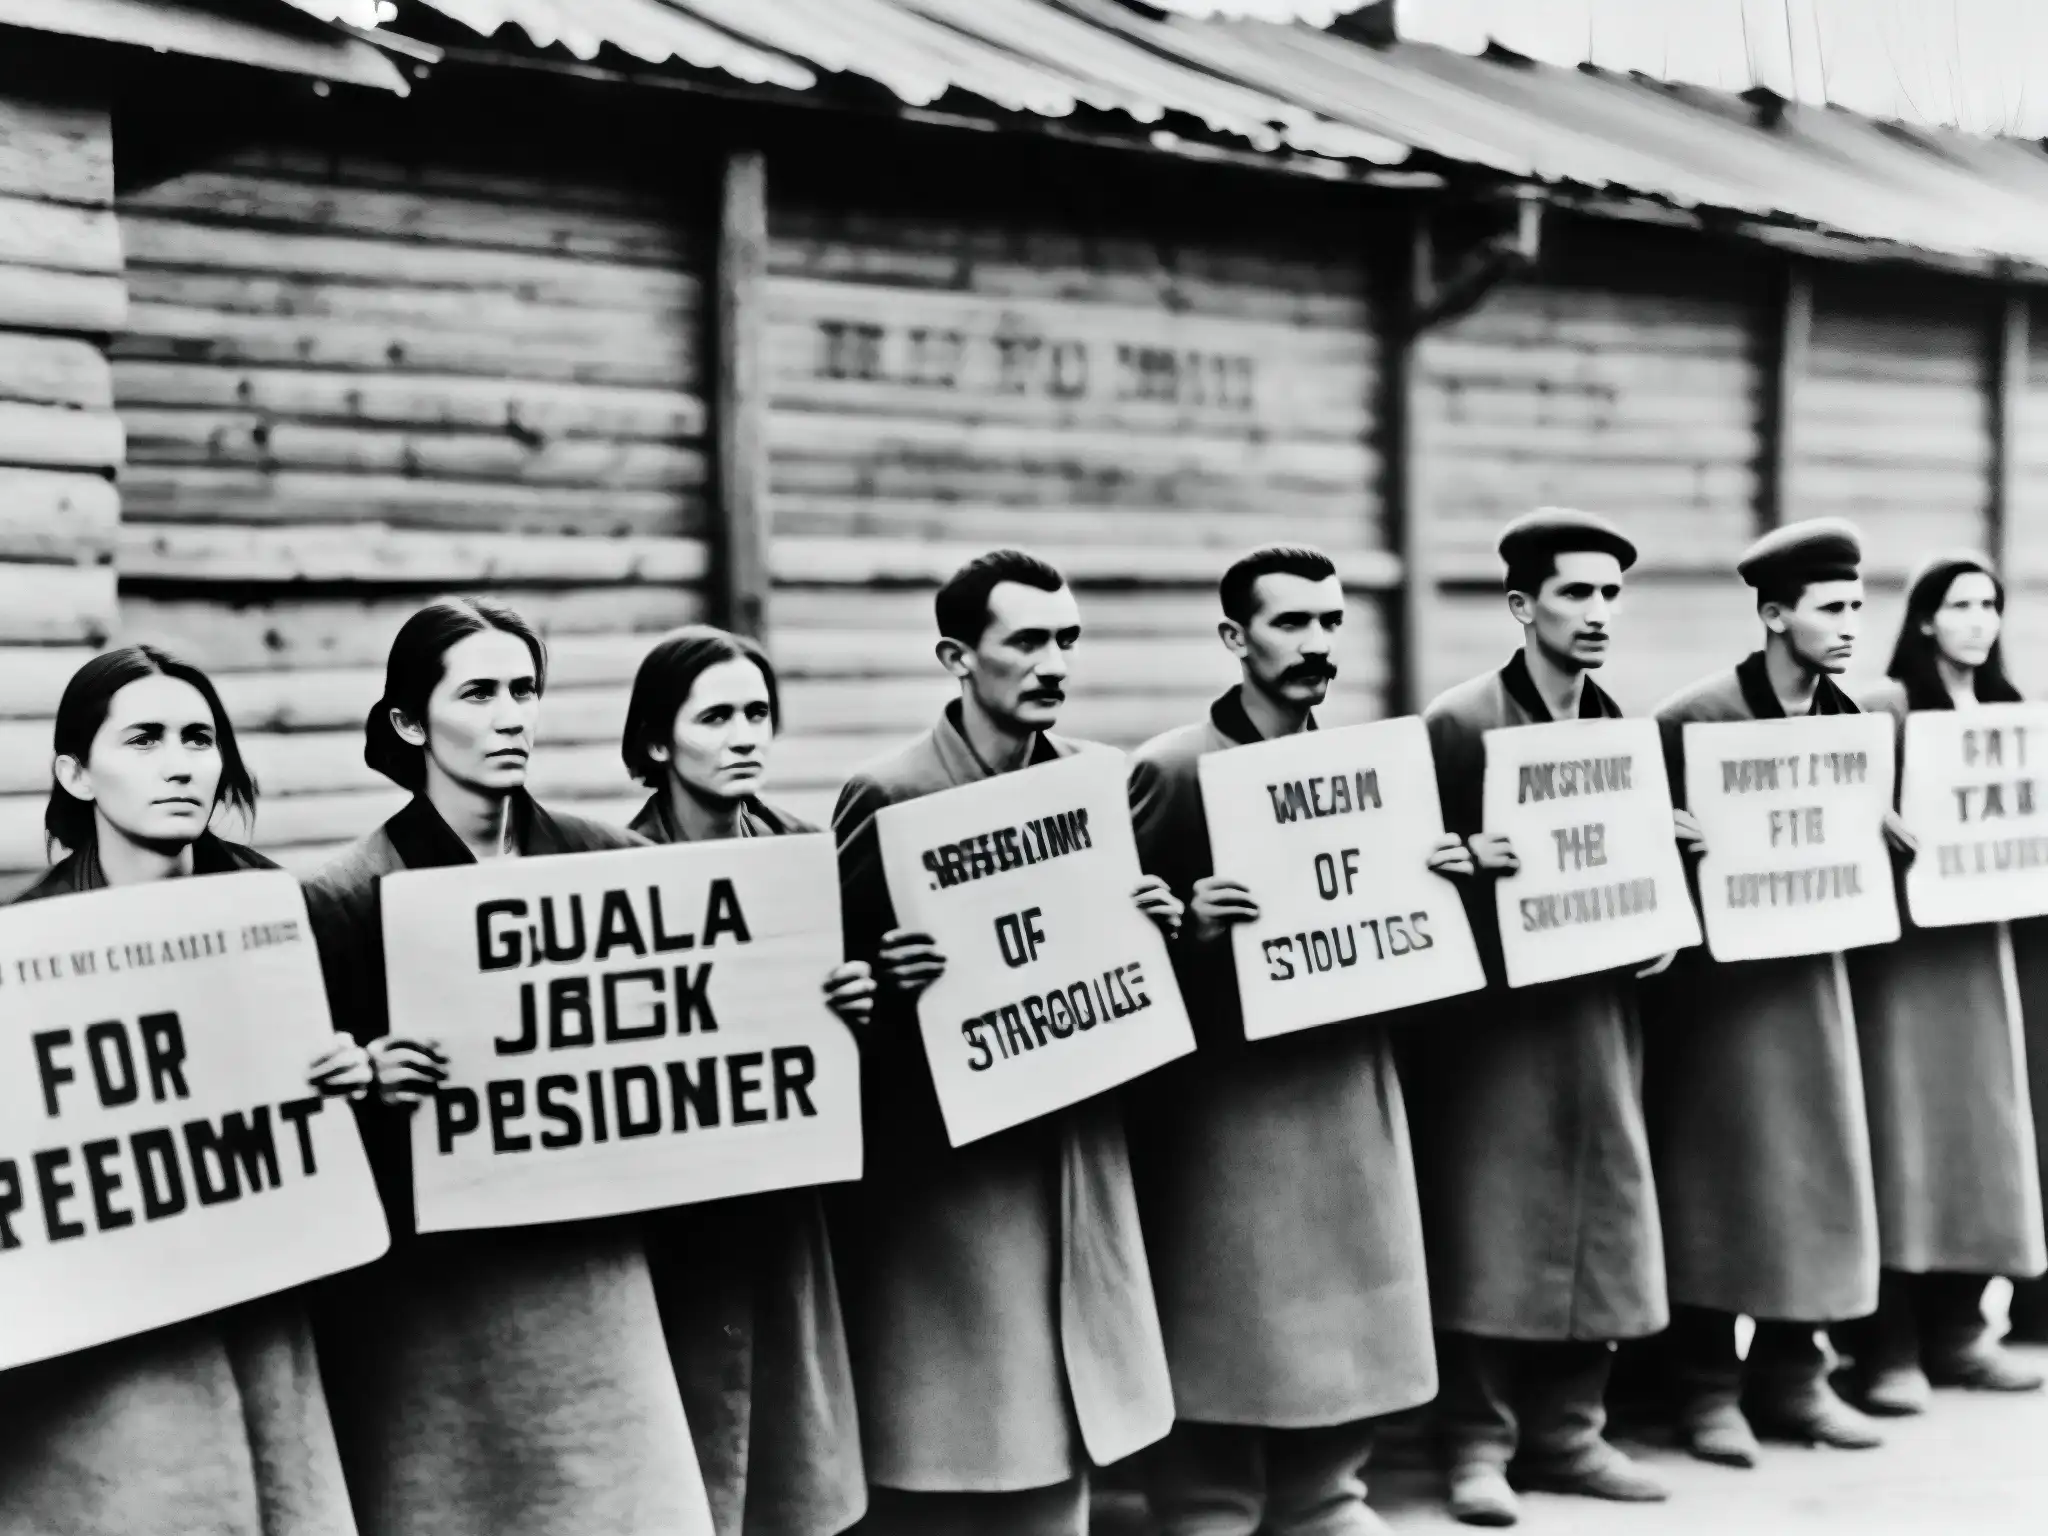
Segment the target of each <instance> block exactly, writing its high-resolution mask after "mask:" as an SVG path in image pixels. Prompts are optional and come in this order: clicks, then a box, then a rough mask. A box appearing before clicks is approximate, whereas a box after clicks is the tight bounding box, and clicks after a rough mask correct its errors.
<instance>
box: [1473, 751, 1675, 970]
mask: <svg viewBox="0 0 2048 1536" xmlns="http://www.w3.org/2000/svg"><path fill="white" fill-rule="evenodd" d="M1482 815H1483V818H1484V823H1485V826H1486V830H1487V831H1489V832H1504V833H1506V834H1507V835H1508V837H1509V838H1510V839H1511V840H1512V841H1513V843H1514V847H1515V853H1516V854H1517V856H1518V857H1519V859H1520V862H1521V868H1520V869H1519V870H1518V871H1517V872H1516V873H1514V874H1512V875H1507V876H1504V877H1502V878H1501V879H1500V880H1498V881H1496V882H1495V888H1494V900H1495V903H1496V905H1497V908H1498V911H1499V915H1500V946H1501V957H1502V960H1503V961H1504V963H1505V964H1506V967H1507V980H1508V985H1509V986H1511V987H1528V986H1535V985H1536V984H1538V983H1539V982H1545V981H1558V980H1562V979H1563V978H1565V977H1567V976H1587V975H1592V974H1593V973H1595V972H1598V971H1606V970H1613V969H1615V968H1617V967H1620V966H1627V965H1639V964H1641V963H1642V962H1643V961H1645V960H1654V959H1655V958H1657V957H1658V956H1659V955H1664V954H1668V953H1670V952H1671V951H1672V950H1674V949H1686V948H1689V947H1690V946H1692V945H1694V944H1697V943H1699V941H1700V924H1699V915H1698V914H1697V913H1696V912H1694V910H1693V905H1692V893H1691V892H1690V891H1688V890H1687V889H1686V884H1685V865H1684V862H1683V860H1682V859H1681V858H1680V856H1679V852H1678V844H1677V842H1676V841H1675V840H1674V838H1673V836H1672V826H1671V783H1670V779H1669V778H1668V776H1667V775H1666V773H1665V769H1664V748H1663V745H1662V743H1661V741H1660V740H1659V737H1658V735H1657V722H1656V721H1654V720H1559V721H1555V722H1552V723H1548V724H1544V725H1523V726H1513V727H1509V728H1507V729H1505V730H1496V731H1488V732H1487V733H1486V786H1485V807H1484V810H1483V813H1482Z"/></svg>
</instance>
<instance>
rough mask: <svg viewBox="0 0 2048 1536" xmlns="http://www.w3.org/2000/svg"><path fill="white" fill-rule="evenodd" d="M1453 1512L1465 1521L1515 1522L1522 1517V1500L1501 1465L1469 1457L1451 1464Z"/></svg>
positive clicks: (1468, 1523) (1503, 1523) (1456, 1516)
mask: <svg viewBox="0 0 2048 1536" xmlns="http://www.w3.org/2000/svg"><path fill="white" fill-rule="evenodd" d="M1450 1484H1451V1490H1450V1492H1451V1497H1450V1504H1451V1515H1452V1517H1453V1518H1454V1519H1456V1520H1458V1521H1459V1522H1460V1523H1461V1524H1464V1525H1496V1526H1498V1525H1513V1524H1514V1523H1515V1522H1516V1521H1517V1520H1519V1519H1521V1518H1522V1509H1521V1504H1520V1501H1519V1500H1517V1499H1516V1498H1515V1491H1514V1489H1512V1488H1510V1487H1509V1486H1508V1480H1507V1477H1506V1475H1505V1474H1504V1473H1502V1471H1501V1469H1500V1468H1499V1467H1496V1466H1494V1465H1493V1463H1491V1462H1487V1461H1468V1462H1464V1463H1461V1464H1460V1465H1458V1466H1454V1467H1452V1468H1451V1473H1450Z"/></svg>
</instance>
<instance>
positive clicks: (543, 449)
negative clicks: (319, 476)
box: [122, 407, 705, 491]
mask: <svg viewBox="0 0 2048 1536" xmlns="http://www.w3.org/2000/svg"><path fill="white" fill-rule="evenodd" d="M122 420H123V422H124V423H125V424H126V425H127V428H128V442H129V456H130V457H131V458H132V459H133V460H134V461H135V462H137V463H146V464H200V465H213V466H220V467H235V466H243V467H253V468H259V469H265V470H297V469H305V470H340V471H347V472H350V473H354V474H369V475H405V476H409V477H419V478H424V479H439V480H469V481H504V482H507V483H510V484H522V485H555V486H588V487H591V488H593V489H609V490H621V491H633V490H664V489H670V488H680V487H695V486H700V485H702V484H703V483H704V481H705V462H704V454H703V451H702V450H701V449H699V448H697V447H696V446H694V445H691V444H684V443H649V442H637V443H617V442H608V441H605V440H604V439H601V438H552V439H546V438H543V439H537V440H536V439H534V438H532V437H531V436H529V435H526V434H515V433H512V432H508V431H503V430H500V431H496V432H464V431H449V430H445V429H436V430H430V431H406V430H396V431H394V430H391V429H388V428H375V427H360V426H340V425H329V424H324V423H323V424H319V425H309V424H304V423H300V422H290V421H276V420H273V419H271V418H269V417H266V416H263V415H261V414H259V413H257V412H254V411H186V410H180V411H160V410H150V409H146V408H141V407H137V408H134V409H130V410H125V411H123V412H122Z"/></svg>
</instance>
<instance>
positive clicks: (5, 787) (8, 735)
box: [0, 652, 51, 795]
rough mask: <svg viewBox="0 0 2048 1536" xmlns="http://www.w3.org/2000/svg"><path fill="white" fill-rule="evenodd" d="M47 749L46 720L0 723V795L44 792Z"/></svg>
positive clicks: (47, 782) (1, 655)
mask: <svg viewBox="0 0 2048 1536" xmlns="http://www.w3.org/2000/svg"><path fill="white" fill-rule="evenodd" d="M5 655H6V653H4V652H0V659H4V658H5ZM50 747H51V722H50V721H49V720H0V795H28V794H37V793H40V792H43V791H47V790H48V789H49V787H50Z"/></svg>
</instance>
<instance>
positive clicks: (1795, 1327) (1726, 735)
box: [1645, 519, 1898, 1467]
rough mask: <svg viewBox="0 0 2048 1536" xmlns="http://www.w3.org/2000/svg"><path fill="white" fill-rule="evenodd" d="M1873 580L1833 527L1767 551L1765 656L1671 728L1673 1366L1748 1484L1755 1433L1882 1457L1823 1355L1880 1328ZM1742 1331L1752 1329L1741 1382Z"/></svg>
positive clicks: (1666, 1171)
mask: <svg viewBox="0 0 2048 1536" xmlns="http://www.w3.org/2000/svg"><path fill="white" fill-rule="evenodd" d="M1861 559H1862V546H1861V542H1860V540H1859V538H1858V536H1857V533H1856V530H1855V529H1854V528H1853V527H1851V526H1850V525H1849V524H1847V523H1844V522H1840V521H1838V520H1833V519H1821V520H1818V521H1815V522H1809V523H1798V524H1794V525H1792V526H1790V527H1787V528H1782V529H1780V530H1778V531H1777V532H1775V533H1772V534H1769V535H1767V536H1766V537H1764V538H1763V539H1760V540H1758V541H1757V543H1756V544H1755V545H1753V546H1752V547H1751V548H1750V550H1749V551H1748V552H1747V553H1746V554H1745V555H1744V556H1743V557H1742V560H1741V563H1740V564H1739V566H1738V567H1737V569H1738V570H1739V571H1740V573H1741V575H1742V579H1743V580H1744V581H1745V582H1747V583H1748V584H1749V585H1750V586H1751V587H1752V588H1754V589H1755V593H1756V603H1757V610H1758V613H1759V614H1760V615H1761V617H1762V620H1763V626H1764V648H1763V649H1762V650H1761V651H1758V652H1756V653H1755V654H1754V655H1752V656H1750V657H1749V658H1748V659H1747V660H1746V661H1744V662H1742V663H1741V664H1740V665H1739V666H1736V667H1734V668H1732V669H1731V670H1729V671H1726V672H1723V673H1721V674H1719V675H1718V676H1715V677H1710V678H1708V679H1706V680H1705V681H1704V682H1701V683H1699V684H1696V685H1695V686H1693V687H1691V688H1688V689H1686V690H1685V691H1684V692H1683V693H1680V694H1679V695H1678V696H1677V697H1675V698H1673V699H1671V700H1670V701H1669V702H1667V703H1666V704H1664V705H1663V706H1662V707H1661V708H1660V709H1659V710H1658V711H1657V719H1658V722H1659V724H1660V725H1661V726H1662V727H1663V730H1664V735H1665V750H1666V756H1667V758H1668V759H1669V762H1670V766H1671V777H1672V783H1673V786H1674V793H1676V794H1678V795H1680V796H1682V797H1684V802H1683V803H1685V804H1686V805H1687V806H1688V808H1689V809H1690V810H1691V811H1692V812H1693V813H1694V814H1695V815H1696V816H1697V817H1698V818H1699V820H1700V822H1701V825H1702V827H1703V828H1704V831H1705V839H1706V858H1705V859H1704V861H1703V863H1702V865H1701V869H1700V886H1701V905H1702V908H1703V909H1704V912H1705V916H1706V928H1707V940H1708V944H1709V946H1710V947H1711V950H1712V955H1713V958H1712V959H1707V958H1705V957H1704V956H1702V955H1700V954H1699V953H1698V952H1694V954H1692V955H1688V956H1686V957H1684V958H1682V959H1681V960H1680V961H1679V962H1678V963H1677V964H1676V965H1674V966H1673V967H1672V969H1671V970H1670V971H1669V972H1668V973H1667V974H1666V976H1665V977H1664V978H1663V981H1662V983H1661V984H1660V985H1659V986H1657V987H1656V988H1655V989H1654V990H1653V992H1652V993H1651V995H1650V998H1649V1002H1648V1006H1646V1008H1645V1016H1646V1021H1647V1027H1646V1029H1645V1036H1646V1038H1647V1041H1648V1046H1649V1050H1648V1060H1647V1070H1646V1074H1645V1100H1646V1105H1647V1110H1648V1117H1649V1123H1650V1136H1651V1145H1652V1148H1653V1149H1654V1151H1655V1153H1656V1157H1657V1186H1658V1194H1659V1197H1660V1199H1661V1200H1662V1203H1663V1211H1664V1234H1665V1246H1666V1252H1667V1254H1668V1257H1669V1263H1670V1273H1671V1300H1672V1310H1673V1319H1672V1331H1671V1366H1672V1369H1673V1371H1674V1372H1675V1374H1676V1378H1677V1379H1676V1383H1675V1384H1676V1387H1677V1391H1678V1397H1679V1421H1680V1427H1681V1430H1682V1432H1683V1434H1684V1436H1685V1438H1686V1441H1687V1443H1688V1445H1689V1447H1690V1449H1691V1450H1692V1452H1693V1454H1694V1455H1696V1456H1698V1457H1700V1458H1701V1459H1703V1460H1707V1461H1715V1462H1720V1463H1722V1464H1725V1465H1731V1466H1740V1467H1746V1466H1750V1465H1752V1464H1754V1462H1755V1460H1756V1457H1757V1448H1756V1437H1755V1433H1754V1432H1753V1431H1762V1432H1764V1433H1766V1434H1769V1435H1772V1436H1776V1437H1780V1438H1785V1439H1790V1440H1795V1441H1804V1442H1807V1443H1814V1444H1824V1445H1834V1446H1841V1447H1844V1448H1855V1447H1863V1446H1872V1445H1876V1444H1877V1443H1878V1439H1879V1437H1878V1435H1877V1434H1876V1432H1875V1430H1874V1429H1873V1428H1872V1426H1871V1424H1870V1422H1869V1420H1867V1419H1866V1418H1864V1416H1863V1415H1862V1414H1860V1413H1858V1412H1856V1411H1855V1410H1854V1409H1853V1408H1850V1407H1849V1406H1848V1405H1846V1404H1845V1403H1843V1402H1842V1401H1841V1399H1840V1398H1838V1397H1837V1396H1836V1395H1835V1393H1834V1391H1833V1390H1832V1389H1831V1388H1830V1387H1829V1385H1828V1381H1827V1372H1826V1360H1825V1356H1824V1354H1823V1351H1822V1349H1821V1347H1820V1343H1819V1339H1818V1330H1819V1327H1820V1325H1822V1324H1824V1323H1829V1322H1834V1321H1838V1320H1841V1319H1845V1318H1853V1317H1861V1316H1863V1315H1864V1314H1866V1313H1868V1312H1869V1311H1870V1310H1871V1309H1872V1308H1873V1307H1875V1306H1876V1305H1877V1209H1876V1203H1875V1196H1874V1194H1873V1191H1872V1185H1871V1165H1870V1143H1869V1133H1868V1130H1867V1128H1866V1125H1865V1120H1864V1105H1863V1080H1862V1073H1861V1069H1860V1067H1859V1064H1858V1060H1857V1049H1856V1026H1855V1019H1854V1015H1853V1014H1852V1012H1851V1009H1850V1002H1849V987H1848V980H1847V977H1846V975H1845V973H1844V971H1843V967H1842V960H1841V956H1840V954H1839V953H1837V952H1836V951H1837V950H1838V949H1839V948H1840V947H1841V946H1842V945H1843V944H1847V943H1859V942H1860V943H1871V942H1877V941H1880V940H1883V939H1886V938H1894V937H1896V936H1897V934H1898V924H1897V916H1896V912H1895V911H1894V910H1893V908H1892V899H1891V866H1890V861H1889V858H1888V855H1887V853H1886V850H1885V846H1884V842H1883V831H1882V824H1883V819H1884V816H1885V815H1886V812H1887V808H1888V806H1889V803H1890V777H1891V767H1892V758H1891V746H1890V732H1889V730H1888V729H1887V728H1886V727H1888V725H1889V722H1888V721H1887V722H1884V724H1883V725H1882V726H1878V725H1877V723H1876V722H1872V721H1868V720H1864V719H1856V718H1849V719H1846V720H1845V719H1844V718H1843V717H1855V716H1856V706H1855V704H1854V703H1853V702H1852V701H1851V700H1850V698H1849V696H1848V695H1847V694H1845V693H1844V692H1843V691H1842V690H1841V689H1840V688H1839V687H1838V686H1837V685H1836V683H1835V681H1834V679H1835V677H1836V676H1837V675H1838V674H1839V673H1841V672H1842V671H1843V670H1844V669H1846V668H1847V667H1848V665H1849V660H1850V657H1851V655H1852V654H1853V652H1854V648H1855V643H1856V635H1857V631H1858V628H1859V626H1860V622H1861V614H1862V609H1863V581H1862V578H1861V576H1860V575H1859V573H1858V566H1859V564H1860V562H1861ZM1788 717H1796V718H1788ZM1807 717H1811V718H1807ZM1756 722H1766V723H1764V724H1758V723H1756ZM1795 727H1796V728H1797V729H1794V728H1795ZM1872 728H1874V733H1873V729H1872ZM1715 733H1720V734H1715ZM1752 861H1753V862H1752ZM1759 953H1761V954H1764V955H1767V956H1769V957H1770V958H1749V957H1750V956H1753V955H1757V954H1759ZM1734 961H1739V962H1740V963H1728V962H1734ZM1738 1314H1746V1315H1748V1316H1750V1317H1753V1318H1755V1319H1756V1320H1757V1325H1756V1335H1755V1341H1754V1343H1753V1344H1752V1345H1751V1346H1750V1352H1749V1356H1748V1360H1747V1362H1746V1364H1745V1363H1744V1362H1743V1361H1742V1360H1741V1359H1739V1358H1738V1356H1737V1354H1736V1345H1735V1322H1736V1317H1737V1315H1738Z"/></svg>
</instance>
